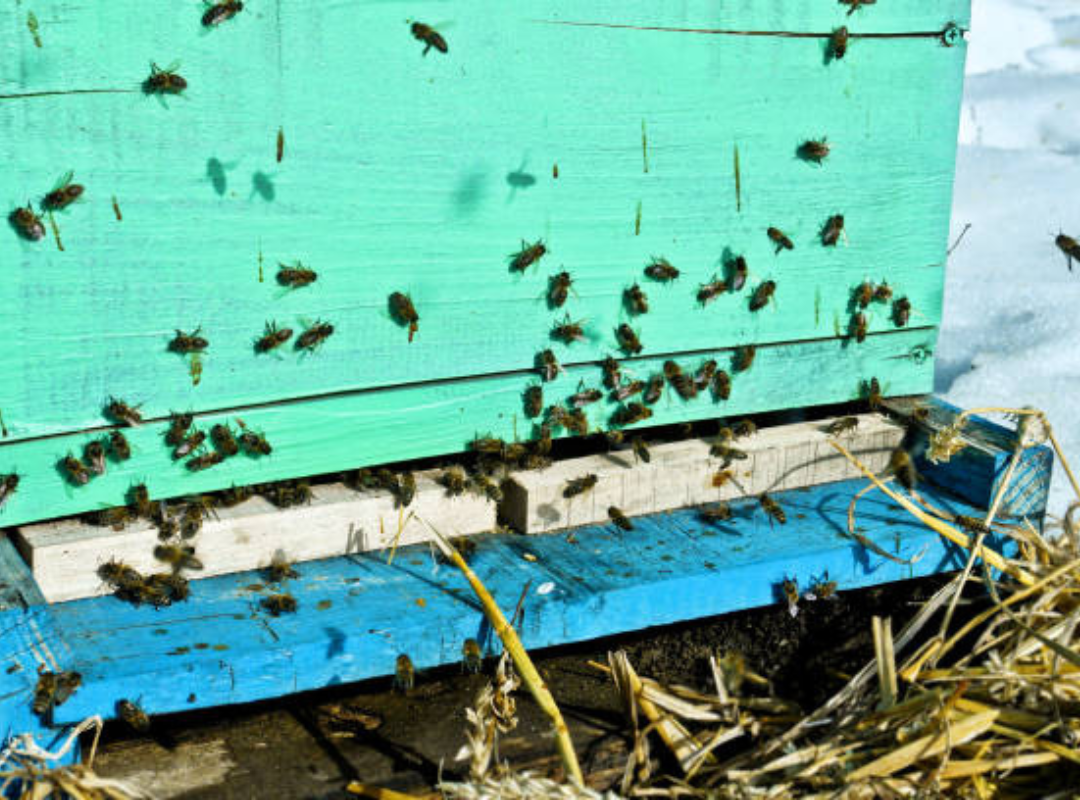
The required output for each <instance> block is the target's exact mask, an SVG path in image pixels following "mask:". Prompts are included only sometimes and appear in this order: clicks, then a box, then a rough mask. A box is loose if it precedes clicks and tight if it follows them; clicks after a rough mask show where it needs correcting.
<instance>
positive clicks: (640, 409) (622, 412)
mask: <svg viewBox="0 0 1080 800" xmlns="http://www.w3.org/2000/svg"><path fill="white" fill-rule="evenodd" d="M651 416H652V409H651V408H649V407H648V406H643V405H641V403H627V404H626V405H625V406H620V407H619V408H618V409H616V410H615V413H614V414H612V417H611V419H612V422H614V423H615V424H616V425H633V424H634V423H635V422H641V421H643V420H646V419H648V418H649V417H651Z"/></svg>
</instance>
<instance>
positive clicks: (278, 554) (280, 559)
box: [266, 550, 300, 583]
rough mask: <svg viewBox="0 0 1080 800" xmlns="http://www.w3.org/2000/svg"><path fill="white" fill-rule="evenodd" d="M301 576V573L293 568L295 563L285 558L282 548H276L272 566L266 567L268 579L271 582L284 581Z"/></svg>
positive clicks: (271, 560) (271, 561)
mask: <svg viewBox="0 0 1080 800" xmlns="http://www.w3.org/2000/svg"><path fill="white" fill-rule="evenodd" d="M299 577H300V573H299V572H297V571H296V570H295V569H293V565H292V564H291V563H290V562H289V560H288V559H287V558H285V554H284V553H283V552H282V551H281V550H276V551H275V552H274V555H273V557H272V558H271V559H270V566H268V567H267V568H266V580H267V581H268V582H269V583H282V582H283V581H287V580H295V579H296V578H299Z"/></svg>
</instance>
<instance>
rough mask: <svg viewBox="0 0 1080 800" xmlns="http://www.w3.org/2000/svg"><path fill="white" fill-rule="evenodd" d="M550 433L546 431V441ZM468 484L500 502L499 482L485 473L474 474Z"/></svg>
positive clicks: (495, 501)
mask: <svg viewBox="0 0 1080 800" xmlns="http://www.w3.org/2000/svg"><path fill="white" fill-rule="evenodd" d="M550 436H551V433H550V432H549V433H548V437H549V438H548V441H549V442H550ZM470 484H471V486H472V488H473V489H475V490H476V492H477V493H479V494H483V495H484V496H485V497H486V498H487V499H488V500H490V501H491V502H493V503H496V504H498V503H501V502H502V499H503V493H502V489H500V488H499V484H497V483H495V481H493V480H491V478H489V477H487V476H486V475H474V476H473V477H472V479H471V480H470Z"/></svg>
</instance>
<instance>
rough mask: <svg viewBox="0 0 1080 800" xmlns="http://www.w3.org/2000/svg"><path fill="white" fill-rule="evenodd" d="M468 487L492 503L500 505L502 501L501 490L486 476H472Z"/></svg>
mask: <svg viewBox="0 0 1080 800" xmlns="http://www.w3.org/2000/svg"><path fill="white" fill-rule="evenodd" d="M469 486H470V488H472V489H473V490H475V491H476V493H477V494H482V495H484V497H486V498H487V499H488V500H490V501H491V502H492V503H496V504H498V503H501V502H502V499H503V493H502V489H500V488H499V484H497V483H495V481H493V480H491V478H489V477H488V476H487V475H483V474H478V475H473V476H472V478H470V479H469Z"/></svg>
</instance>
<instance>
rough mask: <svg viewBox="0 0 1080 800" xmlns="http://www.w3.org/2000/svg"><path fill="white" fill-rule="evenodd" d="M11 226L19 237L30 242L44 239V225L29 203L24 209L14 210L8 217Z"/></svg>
mask: <svg viewBox="0 0 1080 800" xmlns="http://www.w3.org/2000/svg"><path fill="white" fill-rule="evenodd" d="M8 221H9V222H10V223H11V226H12V227H13V228H14V229H15V230H16V231H18V233H19V235H20V236H22V237H23V238H24V239H27V240H29V241H31V242H40V241H41V240H42V239H44V238H45V224H44V223H43V222H42V221H41V217H39V216H38V215H37V214H36V213H34V207H33V206H32V205H30V204H29V203H27V204H26V208H16V209H15V210H14V211H12V212H11V213H10V214H9V215H8Z"/></svg>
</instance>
